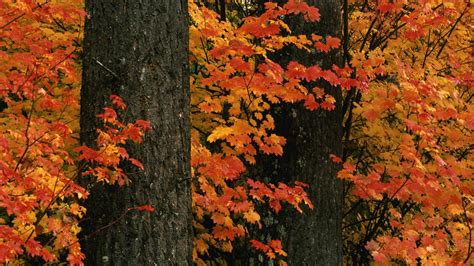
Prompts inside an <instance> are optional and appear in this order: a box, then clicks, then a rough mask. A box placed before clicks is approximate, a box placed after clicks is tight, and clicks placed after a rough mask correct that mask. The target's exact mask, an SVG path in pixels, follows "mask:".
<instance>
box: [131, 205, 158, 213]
mask: <svg viewBox="0 0 474 266" xmlns="http://www.w3.org/2000/svg"><path fill="white" fill-rule="evenodd" d="M132 209H135V210H137V211H144V212H154V211H155V208H153V206H151V205H141V206H136V207H133V208H132Z"/></svg>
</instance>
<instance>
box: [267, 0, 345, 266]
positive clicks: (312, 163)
mask: <svg viewBox="0 0 474 266" xmlns="http://www.w3.org/2000/svg"><path fill="white" fill-rule="evenodd" d="M306 2H307V3H308V4H309V5H314V6H317V7H318V8H319V11H320V14H321V20H320V21H319V22H317V23H310V22H305V21H303V19H302V18H301V17H299V18H295V19H290V21H289V26H290V28H291V29H292V30H293V34H295V35H297V34H311V33H315V34H318V35H321V36H323V37H326V36H327V35H331V36H337V37H340V36H341V18H340V16H341V3H340V2H339V1H333V0H318V1H316V0H307V1H306ZM276 60H277V61H278V62H280V63H281V64H282V65H286V64H287V63H288V61H291V60H295V61H297V62H299V63H301V64H303V65H307V66H308V65H315V64H318V65H320V66H322V67H324V68H326V69H328V68H330V67H331V66H332V65H333V64H336V65H339V64H340V56H339V53H338V52H332V53H330V54H316V55H308V53H307V52H306V51H300V50H296V49H288V50H286V51H285V50H284V51H282V52H281V53H278V54H277V55H276ZM314 85H318V86H319V87H323V88H324V89H325V91H326V93H329V94H331V95H332V96H334V98H335V99H336V109H335V110H332V111H324V110H316V111H309V110H307V109H306V108H305V107H304V106H303V104H299V105H291V106H285V107H283V108H282V109H281V110H280V112H278V113H277V114H276V115H275V121H276V123H275V124H276V126H277V129H276V131H277V133H278V134H279V135H282V136H285V137H286V138H287V144H286V145H285V148H284V152H283V157H279V158H276V159H275V160H274V161H273V162H272V163H267V164H266V169H265V170H264V173H265V174H264V176H266V177H271V178H270V180H272V179H273V182H275V180H278V181H282V182H285V183H291V182H292V181H302V182H305V183H307V184H309V185H310V187H309V189H307V192H308V194H309V196H310V199H311V201H312V203H313V204H314V209H313V210H309V209H308V208H306V209H305V210H304V213H303V214H299V213H297V212H296V211H295V210H293V209H290V207H288V208H284V210H283V211H282V212H281V214H280V215H278V217H277V219H276V221H273V223H275V224H273V225H272V226H271V227H273V228H275V229H276V237H279V238H280V239H282V241H283V247H284V248H285V249H286V250H287V253H288V258H287V262H288V263H289V265H331V266H332V265H342V228H341V225H342V206H343V187H342V182H341V181H340V180H338V179H337V172H338V170H339V169H340V167H339V166H338V165H336V164H334V163H333V162H332V161H331V160H330V158H329V155H330V154H336V155H339V156H342V112H341V91H340V89H339V88H334V87H331V86H330V85H329V84H327V83H325V82H324V83H318V84H308V88H311V87H313V86H314ZM274 178H278V179H274ZM274 232H275V231H274ZM273 238H275V236H273Z"/></svg>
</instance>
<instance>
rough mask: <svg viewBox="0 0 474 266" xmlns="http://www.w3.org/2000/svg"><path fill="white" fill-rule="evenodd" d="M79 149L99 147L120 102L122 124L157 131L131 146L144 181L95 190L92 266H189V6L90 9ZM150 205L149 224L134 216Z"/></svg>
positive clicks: (119, 2)
mask: <svg viewBox="0 0 474 266" xmlns="http://www.w3.org/2000/svg"><path fill="white" fill-rule="evenodd" d="M86 10H87V12H88V19H87V20H86V24H85V38H84V62H83V64H84V70H83V87H82V92H81V122H80V124H81V142H82V143H83V144H84V145H88V146H94V144H95V137H96V133H95V130H96V128H97V127H100V122H99V121H98V119H97V118H96V114H97V113H99V112H101V111H102V108H103V107H104V106H105V105H106V104H107V103H108V97H109V96H110V95H111V94H117V95H119V96H120V97H122V99H123V100H124V102H125V103H126V104H127V106H128V108H127V110H126V111H125V112H124V113H123V114H121V119H123V120H125V121H134V120H136V119H144V120H148V121H150V122H151V124H152V131H151V132H149V133H148V134H147V135H146V137H145V139H144V142H143V143H141V144H138V145H132V144H129V145H127V149H128V151H129V153H130V156H131V157H134V158H136V159H138V160H140V161H141V162H142V163H143V165H144V167H145V170H144V171H138V172H137V168H134V167H127V166H125V169H126V170H128V172H130V171H133V172H132V173H130V174H129V178H130V179H131V184H130V185H128V186H125V187H121V188H117V187H114V186H107V185H90V186H89V190H90V192H91V195H90V197H89V199H88V200H87V202H86V207H87V209H88V210H87V217H86V221H85V222H84V223H83V227H84V232H83V237H85V241H83V243H82V244H83V249H84V252H85V254H86V257H87V258H86V264H87V265H171V264H174V265H190V264H192V238H193V234H192V226H191V223H192V214H191V187H190V182H189V179H190V124H189V107H188V106H189V81H188V26H187V23H188V18H187V0H162V1H152V0H140V1H138V0H86ZM144 204H150V205H153V206H154V207H155V208H156V211H155V212H153V213H151V214H145V213H143V212H130V213H129V214H127V216H126V217H125V218H123V219H120V220H119V221H118V222H117V223H114V224H113V225H112V226H110V227H108V228H107V229H103V230H102V229H100V228H103V227H104V226H107V225H110V223H111V222H112V221H114V220H115V219H117V218H118V217H119V216H120V215H121V214H123V213H125V212H126V211H127V209H128V208H130V207H134V206H138V205H144Z"/></svg>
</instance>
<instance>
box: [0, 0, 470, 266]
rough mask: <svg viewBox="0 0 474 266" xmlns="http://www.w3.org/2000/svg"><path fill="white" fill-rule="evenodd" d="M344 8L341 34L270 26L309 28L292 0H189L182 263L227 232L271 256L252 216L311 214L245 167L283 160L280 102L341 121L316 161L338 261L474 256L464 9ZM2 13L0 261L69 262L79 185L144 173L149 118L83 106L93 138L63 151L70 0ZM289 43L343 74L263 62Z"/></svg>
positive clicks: (424, 5) (297, 190) (72, 139)
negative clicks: (129, 170) (339, 192)
mask: <svg viewBox="0 0 474 266" xmlns="http://www.w3.org/2000/svg"><path fill="white" fill-rule="evenodd" d="M210 2H212V1H210ZM227 2H236V3H237V2H239V1H227ZM229 4H230V3H229ZM234 4H235V3H234ZM345 5H346V6H345V8H344V10H345V12H346V13H344V14H343V15H344V16H343V18H344V19H345V20H346V22H347V23H345V25H346V26H345V27H344V32H345V35H344V36H343V38H341V39H339V38H336V37H331V36H318V35H315V34H312V33H307V34H306V35H293V34H292V30H291V28H289V26H288V24H287V23H286V22H285V21H286V20H285V18H287V17H291V16H303V17H304V19H306V20H308V21H318V20H319V18H320V15H319V11H318V9H317V8H315V7H312V6H309V5H308V4H306V3H305V2H304V1H300V0H289V1H287V2H286V3H284V4H282V5H278V4H276V3H273V2H268V3H265V5H264V7H263V9H261V10H259V12H253V13H252V15H244V14H243V13H244V12H242V11H236V10H232V9H228V10H227V16H226V20H222V19H221V18H220V16H219V15H218V14H217V13H216V12H214V11H213V10H211V9H209V8H207V7H206V6H204V5H202V4H197V3H195V2H194V1H192V0H190V1H189V14H190V26H189V27H190V28H189V32H190V47H189V48H190V59H189V60H190V70H191V77H190V84H191V96H192V99H191V119H192V126H193V129H192V139H191V158H192V160H191V167H192V171H193V176H192V184H193V191H192V195H193V213H194V221H193V225H194V231H195V239H194V242H195V248H194V254H193V257H194V260H195V262H196V263H198V264H205V263H206V262H208V261H211V260H215V259H216V258H213V257H212V255H213V254H222V253H220V252H223V253H225V252H232V250H233V247H234V243H235V241H236V239H244V240H245V241H246V243H247V244H248V245H250V246H251V247H252V248H254V249H255V251H257V252H261V253H262V254H265V256H266V258H267V259H268V260H278V261H280V262H281V263H283V262H284V259H285V257H286V256H287V254H286V252H285V251H284V249H285V247H284V246H282V244H281V242H280V240H278V239H270V240H265V241H263V240H262V239H259V238H258V234H257V235H256V234H255V233H252V234H250V231H252V232H258V231H259V229H262V230H264V228H261V227H262V225H261V224H262V223H261V213H260V210H262V209H266V210H270V211H271V212H273V213H275V214H277V213H279V212H280V211H281V209H282V208H295V209H296V210H298V211H300V212H302V210H303V206H306V207H308V208H318V206H313V204H312V203H311V202H310V200H309V198H308V195H307V194H306V192H305V188H306V187H307V186H308V184H305V183H301V182H294V183H292V184H285V183H282V182H280V181H279V180H280V179H281V177H278V176H275V177H271V179H270V180H269V181H268V182H263V181H262V180H256V179H255V178H253V177H252V176H251V175H250V174H249V172H248V171H247V170H246V169H247V168H249V167H251V166H252V165H255V164H258V163H259V161H258V157H259V156H258V155H262V154H263V155H274V156H281V155H282V153H283V147H284V145H285V144H286V139H285V138H284V136H279V135H277V134H275V133H274V129H275V126H276V125H275V121H274V118H273V117H272V115H271V110H272V108H275V107H278V106H281V105H285V104H303V105H304V106H305V107H306V108H307V109H309V110H316V109H319V110H325V111H327V112H330V111H331V110H333V109H334V107H335V105H340V106H341V107H342V110H343V111H344V115H345V119H344V123H343V125H341V127H343V128H344V132H345V140H344V153H343V154H334V155H331V158H328V159H332V160H333V162H334V163H337V164H341V165H342V170H341V171H340V172H339V174H338V177H339V178H341V179H342V180H344V181H345V183H346V188H347V191H345V192H346V195H345V204H346V210H345V213H344V219H345V224H344V231H345V242H344V245H345V247H344V248H345V251H346V256H345V259H346V260H347V261H348V262H351V261H352V262H359V263H369V262H370V261H375V262H378V263H382V264H388V263H390V262H394V261H398V262H404V263H407V264H410V265H412V264H417V263H421V264H426V263H439V264H443V265H444V264H453V265H463V264H464V265H467V264H468V263H469V262H470V261H472V258H471V253H472V250H473V239H472V233H473V232H472V231H473V228H472V227H473V226H474V221H473V218H474V217H473V213H472V211H473V208H474V205H473V200H474V198H473V196H472V195H473V194H474V193H473V192H474V191H473V190H474V184H473V179H472V177H473V176H474V175H473V168H474V163H473V162H474V160H473V152H472V150H473V145H474V141H473V136H472V130H473V129H474V107H473V105H472V98H473V92H472V85H473V82H474V78H473V76H472V59H473V58H472V33H471V32H472V27H473V25H472V16H473V13H472V12H473V11H472V8H471V6H470V3H468V2H464V1H458V0H451V1H438V0H424V1H416V2H408V1H401V0H396V1H359V0H350V1H348V2H347V1H346V3H345ZM248 8H250V9H252V10H257V9H258V8H259V7H258V6H257V5H256V4H255V5H253V4H251V5H250V7H248ZM0 14H1V16H0V36H1V38H0V69H1V72H0V100H1V101H0V108H1V109H2V110H1V113H0V120H1V125H0V130H1V132H2V134H1V135H0V261H1V262H2V263H3V262H12V263H22V262H27V261H40V262H58V261H67V262H69V263H70V264H74V265H81V263H82V260H83V254H82V253H81V250H80V245H79V239H78V233H79V232H80V227H79V225H78V224H79V221H80V220H81V219H82V218H83V217H84V215H85V213H86V210H85V208H84V207H82V206H81V205H80V203H79V202H80V201H79V200H80V199H84V198H85V197H87V194H88V192H87V190H86V189H85V188H83V187H82V186H80V185H79V183H78V181H79V177H81V176H84V177H89V178H90V179H92V180H95V181H96V182H103V183H109V184H114V183H118V184H120V185H123V184H127V183H128V178H127V174H126V173H124V172H123V170H122V169H121V168H120V165H123V164H124V163H127V164H131V165H135V166H136V167H137V168H138V169H143V166H142V165H141V163H140V162H139V161H137V160H135V159H133V158H130V156H129V155H128V153H127V151H126V149H125V148H124V145H125V144H126V143H127V142H138V143H139V142H141V139H142V137H143V135H144V134H145V132H146V131H147V130H148V129H149V127H150V126H149V123H148V122H147V121H143V120H138V121H136V122H135V123H122V122H121V121H120V112H123V110H124V109H125V108H126V105H125V103H123V102H122V100H121V99H120V98H119V97H118V96H115V95H111V98H110V103H109V107H107V108H105V109H104V110H103V113H101V114H98V117H99V118H101V119H102V121H103V126H102V127H101V128H100V129H97V142H96V146H95V147H86V146H81V145H80V143H78V132H79V125H78V116H79V108H80V107H79V105H78V100H79V87H80V78H79V73H80V71H79V69H80V58H79V57H78V55H79V52H80V42H81V31H82V26H81V25H82V20H83V17H84V16H85V15H86V14H85V12H84V11H83V10H82V3H81V2H78V1H72V0H70V1H45V2H42V3H38V2H36V1H31V0H18V1H2V2H1V3H0ZM287 47H293V48H297V49H301V50H304V51H306V52H308V56H311V54H314V53H318V54H325V53H328V52H331V51H335V50H337V51H339V52H340V54H341V57H343V58H344V65H336V64H335V65H333V66H332V67H331V68H329V69H323V68H322V67H321V66H318V65H313V66H303V65H302V64H300V63H298V62H296V61H294V60H289V63H287V64H285V65H283V64H279V63H278V62H275V61H273V60H272V58H273V57H272V55H274V54H276V53H278V52H280V51H283V50H284V49H285V48H287ZM314 81H324V82H326V83H327V84H330V85H332V86H334V87H337V88H339V89H340V90H341V91H342V93H343V96H344V97H343V100H342V102H336V101H335V99H334V98H333V97H332V96H330V95H328V94H326V93H325V91H324V89H323V88H320V87H310V88H308V87H307V86H305V85H306V84H308V83H309V82H314ZM128 211H146V212H153V211H154V209H153V206H148V205H143V206H130V207H129V209H128ZM128 211H127V212H128ZM124 215H125V214H123V216H124ZM123 216H121V217H123ZM297 218H298V217H295V219H297ZM250 229H252V230H250Z"/></svg>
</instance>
